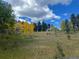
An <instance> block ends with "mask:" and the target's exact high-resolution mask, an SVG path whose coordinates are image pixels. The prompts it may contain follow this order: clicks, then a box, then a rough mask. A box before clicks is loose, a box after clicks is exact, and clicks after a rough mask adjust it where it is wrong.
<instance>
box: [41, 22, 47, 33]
mask: <svg viewBox="0 0 79 59" xmlns="http://www.w3.org/2000/svg"><path fill="white" fill-rule="evenodd" d="M47 27H48V25H47V24H46V23H45V22H44V21H43V22H42V31H46V30H47Z"/></svg>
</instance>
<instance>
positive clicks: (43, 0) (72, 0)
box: [5, 0, 79, 25]
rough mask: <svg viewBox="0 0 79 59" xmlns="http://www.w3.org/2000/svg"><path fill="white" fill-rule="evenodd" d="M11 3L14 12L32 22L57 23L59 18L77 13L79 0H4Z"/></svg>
mask: <svg viewBox="0 0 79 59" xmlns="http://www.w3.org/2000/svg"><path fill="white" fill-rule="evenodd" d="M5 1H7V2H9V3H10V4H11V5H12V8H13V10H14V14H15V15H16V17H19V18H20V19H28V20H29V19H31V21H32V22H37V21H38V20H45V21H46V22H48V23H54V24H55V25H59V23H60V22H61V19H65V18H69V17H68V16H69V15H70V14H72V13H79V0H5Z"/></svg>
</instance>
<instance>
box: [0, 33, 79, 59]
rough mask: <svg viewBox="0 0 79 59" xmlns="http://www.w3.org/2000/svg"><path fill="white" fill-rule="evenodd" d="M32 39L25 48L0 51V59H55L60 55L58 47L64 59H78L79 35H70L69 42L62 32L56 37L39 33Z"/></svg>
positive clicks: (53, 34) (33, 35)
mask: <svg viewBox="0 0 79 59" xmlns="http://www.w3.org/2000/svg"><path fill="white" fill-rule="evenodd" d="M32 37H33V42H31V43H30V44H28V45H26V46H23V47H18V48H15V49H13V50H6V51H2V50H0V59H56V57H59V56H60V55H61V53H59V52H61V51H60V50H58V48H57V46H60V48H61V50H62V53H63V54H65V56H64V57H79V33H76V34H71V39H70V40H68V39H67V35H66V34H64V33H63V32H57V35H55V33H54V32H49V33H46V32H39V33H33V34H32ZM57 43H59V45H58V44H57ZM61 57H62V56H61Z"/></svg>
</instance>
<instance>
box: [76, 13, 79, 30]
mask: <svg viewBox="0 0 79 59" xmlns="http://www.w3.org/2000/svg"><path fill="white" fill-rule="evenodd" d="M76 18H77V27H78V30H79V14H78V15H77V17H76Z"/></svg>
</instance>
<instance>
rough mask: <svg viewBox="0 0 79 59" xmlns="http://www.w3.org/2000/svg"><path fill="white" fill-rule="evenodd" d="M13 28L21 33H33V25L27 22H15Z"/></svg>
mask: <svg viewBox="0 0 79 59" xmlns="http://www.w3.org/2000/svg"><path fill="white" fill-rule="evenodd" d="M15 28H16V29H17V28H18V29H19V30H20V32H22V33H32V32H33V31H34V25H33V24H28V23H27V22H17V23H16V25H15Z"/></svg>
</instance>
